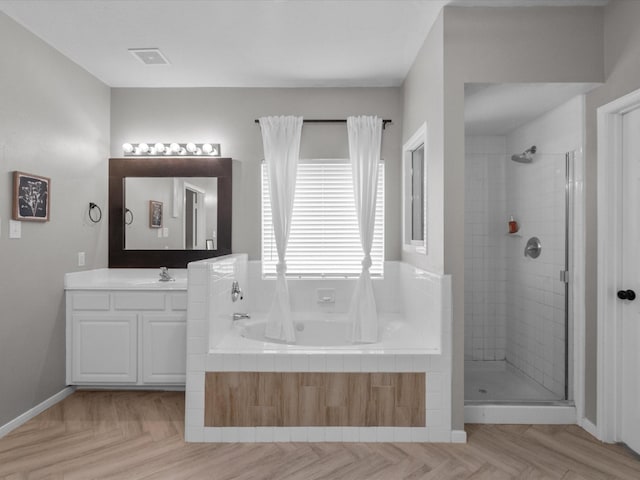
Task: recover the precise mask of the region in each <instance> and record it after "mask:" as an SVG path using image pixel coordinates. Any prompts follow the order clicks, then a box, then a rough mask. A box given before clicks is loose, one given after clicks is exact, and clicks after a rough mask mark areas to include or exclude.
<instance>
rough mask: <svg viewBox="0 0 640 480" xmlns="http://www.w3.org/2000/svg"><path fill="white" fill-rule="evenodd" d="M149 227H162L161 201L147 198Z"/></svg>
mask: <svg viewBox="0 0 640 480" xmlns="http://www.w3.org/2000/svg"><path fill="white" fill-rule="evenodd" d="M149 227H150V228H162V202H156V201H155V200H149Z"/></svg>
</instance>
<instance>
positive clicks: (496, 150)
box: [464, 136, 510, 360]
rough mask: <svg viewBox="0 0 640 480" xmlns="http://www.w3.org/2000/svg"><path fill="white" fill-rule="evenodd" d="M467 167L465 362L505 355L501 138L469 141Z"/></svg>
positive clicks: (503, 154) (503, 158) (503, 155)
mask: <svg viewBox="0 0 640 480" xmlns="http://www.w3.org/2000/svg"><path fill="white" fill-rule="evenodd" d="M465 151H466V162H465V259H464V260H465V263H464V265H465V273H464V275H465V277H464V286H465V289H464V290H465V303H464V312H465V313H464V314H465V330H464V331H465V339H464V357H465V360H504V359H505V352H506V337H507V329H506V258H505V244H506V241H507V231H508V230H507V222H508V219H509V215H510V212H508V211H507V207H506V201H505V196H506V192H505V163H506V145H505V137H501V136H482V137H467V139H466V145H465Z"/></svg>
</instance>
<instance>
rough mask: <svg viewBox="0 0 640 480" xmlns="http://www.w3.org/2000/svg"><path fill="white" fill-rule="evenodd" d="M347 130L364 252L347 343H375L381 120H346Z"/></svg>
mask: <svg viewBox="0 0 640 480" xmlns="http://www.w3.org/2000/svg"><path fill="white" fill-rule="evenodd" d="M347 131H348V134H349V157H350V158H351V167H352V170H353V193H354V196H355V200H356V214H357V216H358V227H359V228H360V243H361V244H362V250H363V252H364V258H363V260H362V273H361V274H360V278H358V282H357V284H356V289H355V291H354V293H353V298H352V299H351V306H350V308H349V321H350V322H351V327H350V329H349V340H350V341H351V342H354V343H373V342H377V341H378V314H377V312H376V301H375V298H374V296H373V286H372V284H371V275H370V274H369V267H371V244H372V242H373V228H374V224H375V215H376V190H377V187H378V165H379V163H380V146H381V143H382V119H380V118H378V117H367V116H361V117H349V118H347Z"/></svg>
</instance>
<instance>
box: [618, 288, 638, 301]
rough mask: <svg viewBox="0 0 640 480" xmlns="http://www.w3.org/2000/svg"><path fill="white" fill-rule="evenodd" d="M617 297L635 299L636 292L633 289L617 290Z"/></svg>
mask: <svg viewBox="0 0 640 480" xmlns="http://www.w3.org/2000/svg"><path fill="white" fill-rule="evenodd" d="M618 298H619V299H620V300H629V301H632V300H635V299H636V292H634V291H633V290H618Z"/></svg>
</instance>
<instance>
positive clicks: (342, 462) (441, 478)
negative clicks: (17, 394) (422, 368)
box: [0, 391, 640, 480]
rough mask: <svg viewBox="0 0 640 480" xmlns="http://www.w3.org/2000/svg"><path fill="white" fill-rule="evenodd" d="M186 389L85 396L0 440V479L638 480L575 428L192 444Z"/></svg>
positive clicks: (628, 462)
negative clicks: (421, 438)
mask: <svg viewBox="0 0 640 480" xmlns="http://www.w3.org/2000/svg"><path fill="white" fill-rule="evenodd" d="M183 412H184V394H183V393H180V392H105V391H99V392H89V391H79V392H76V393H74V394H73V395H71V396H69V397H68V398H66V399H65V400H64V401H62V402H61V403H59V404H58V405H56V406H54V407H52V408H50V409H49V410H47V411H46V412H43V413H42V414H40V415H38V416H37V417H36V418H34V419H32V420H30V421H29V422H27V423H26V424H24V425H23V426H21V427H20V428H18V429H16V430H14V431H13V432H11V433H10V434H9V435H7V436H6V437H4V438H2V439H0V478H1V479H7V480H9V479H10V480H23V479H50V480H59V479H79V480H89V479H126V480H133V479H178V480H181V479H215V480H231V479H234V480H235V479H254V480H263V479H274V480H320V479H325V480H333V479H336V480H356V479H363V480H364V479H366V480H405V479H406V480H410V479H411V480H417V479H438V480H448V479H474V480H476V479H488V480H503V479H512V478H513V479H532V480H533V479H536V480H537V479H562V480H578V479H589V480H596V479H598V480H600V479H618V478H619V479H634V480H638V479H640V458H638V457H637V456H635V455H634V454H632V453H630V452H629V451H628V450H626V449H625V448H624V447H623V446H620V445H607V444H602V443H600V442H598V441H597V440H596V439H594V438H593V437H592V436H590V435H589V434H588V433H586V432H585V431H584V430H582V429H580V428H579V427H576V426H572V425H561V426H531V425H516V426H513V425H512V426H506V425H467V434H468V437H469V442H468V443H467V444H466V445H453V444H418V443H381V444H364V443H271V444H193V443H191V444H187V443H185V442H184V441H183V430H184V420H183V418H184V413H183Z"/></svg>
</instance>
